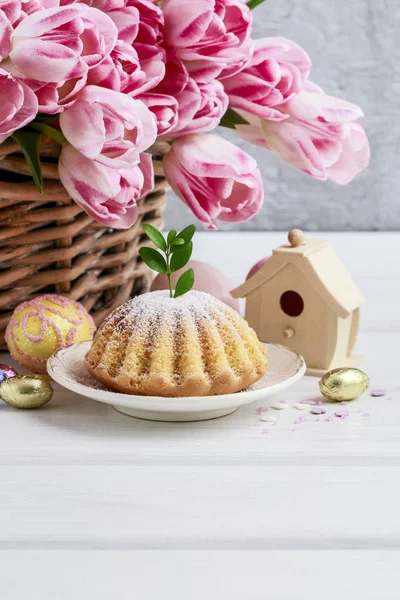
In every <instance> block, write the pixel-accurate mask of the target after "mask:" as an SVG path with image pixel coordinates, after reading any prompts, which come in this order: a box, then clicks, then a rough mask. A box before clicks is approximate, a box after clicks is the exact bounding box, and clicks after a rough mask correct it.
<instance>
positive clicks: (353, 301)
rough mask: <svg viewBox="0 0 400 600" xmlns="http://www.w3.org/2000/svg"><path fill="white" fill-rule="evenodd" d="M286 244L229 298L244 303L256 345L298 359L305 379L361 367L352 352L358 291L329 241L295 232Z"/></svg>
mask: <svg viewBox="0 0 400 600" xmlns="http://www.w3.org/2000/svg"><path fill="white" fill-rule="evenodd" d="M288 239H289V244H286V245H283V246H280V247H279V248H276V249H275V250H274V251H273V253H272V256H271V257H270V258H269V259H268V261H267V262H266V263H265V264H264V265H263V266H262V267H261V269H260V270H259V271H257V273H255V274H254V275H253V276H252V277H251V278H250V279H248V280H247V281H246V282H245V283H243V285H241V286H239V287H238V288H236V289H234V290H232V292H231V294H232V296H234V297H235V298H246V319H247V321H248V322H249V324H250V325H251V327H253V329H254V330H255V331H256V333H257V334H258V337H259V338H260V340H261V341H263V342H272V343H276V344H283V345H285V346H288V347H289V348H290V349H292V350H294V351H295V352H298V353H299V354H302V355H303V357H304V360H305V361H306V364H307V374H308V375H321V374H324V373H325V372H326V371H329V370H330V369H333V368H335V367H339V366H340V367H342V366H354V365H356V364H359V363H360V362H361V357H353V356H352V352H353V348H354V344H355V342H356V338H357V332H358V325H359V317H360V312H359V309H360V306H361V304H362V303H363V301H364V298H363V296H362V294H361V292H360V291H359V289H358V288H357V287H356V285H355V284H354V283H353V281H352V280H351V278H350V275H349V273H348V272H347V271H346V269H345V267H344V266H343V264H342V263H341V262H340V260H339V258H338V257H337V256H336V254H335V253H334V251H333V250H332V248H331V246H330V244H329V243H328V242H326V241H322V240H315V239H309V238H305V237H304V234H303V232H302V231H300V230H299V229H293V230H292V231H291V232H290V233H289V236H288Z"/></svg>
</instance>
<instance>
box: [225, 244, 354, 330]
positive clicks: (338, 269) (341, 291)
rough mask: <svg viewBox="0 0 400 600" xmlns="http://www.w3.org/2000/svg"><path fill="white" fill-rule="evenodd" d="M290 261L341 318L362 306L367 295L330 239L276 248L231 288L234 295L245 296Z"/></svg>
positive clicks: (237, 296) (236, 296)
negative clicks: (258, 265) (258, 267)
mask: <svg viewBox="0 0 400 600" xmlns="http://www.w3.org/2000/svg"><path fill="white" fill-rule="evenodd" d="M287 264H293V265H295V266H296V267H297V268H298V269H299V270H300V271H301V272H302V273H303V275H304V277H305V278H306V279H307V280H308V281H309V282H310V284H311V285H312V286H313V287H314V289H315V290H316V291H317V292H318V294H319V295H320V296H321V297H322V298H323V299H324V300H325V301H326V302H327V303H328V304H329V306H331V308H332V310H334V311H335V312H336V313H337V314H338V315H339V316H340V317H342V318H345V317H347V316H348V315H349V314H350V313H351V312H352V311H353V310H355V309H356V308H358V307H359V306H361V304H362V303H363V302H364V297H363V295H362V294H361V292H360V290H359V289H358V288H357V286H356V285H355V283H354V282H353V281H352V279H351V278H350V275H349V273H348V271H347V270H346V268H345V267H344V265H343V263H342V262H341V261H340V260H339V258H338V257H337V255H336V254H335V252H334V251H333V250H332V248H331V246H330V244H329V242H326V241H323V240H315V239H309V238H305V239H304V242H303V243H302V244H301V245H298V246H291V245H290V244H287V245H283V246H280V247H279V248H276V249H275V250H274V251H273V253H272V256H271V258H269V259H268V261H267V262H266V263H265V264H264V265H263V266H262V267H261V269H260V270H259V271H257V273H255V275H253V277H251V278H250V279H248V280H247V281H245V282H244V283H243V284H242V285H240V286H239V287H237V288H235V289H234V290H232V292H231V294H232V296H234V297H235V298H244V297H246V296H248V295H249V294H251V293H252V292H253V291H254V290H256V289H257V288H258V287H260V286H261V285H264V284H265V283H266V282H267V281H268V280H269V279H271V278H272V277H274V276H275V275H277V274H278V273H279V271H282V270H283V269H284V267H285V266H286V265H287Z"/></svg>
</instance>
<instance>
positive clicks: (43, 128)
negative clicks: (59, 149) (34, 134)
mask: <svg viewBox="0 0 400 600" xmlns="http://www.w3.org/2000/svg"><path fill="white" fill-rule="evenodd" d="M28 127H29V128H30V129H33V131H38V132H40V133H44V134H45V135H48V136H49V137H51V138H52V139H53V140H54V141H55V142H57V143H58V144H61V146H62V145H63V144H65V142H66V141H67V138H66V137H65V136H64V135H63V133H62V132H61V131H60V130H59V129H56V128H55V127H51V126H50V125H46V123H38V122H37V121H33V122H32V123H29V126H28Z"/></svg>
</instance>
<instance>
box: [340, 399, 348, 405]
mask: <svg viewBox="0 0 400 600" xmlns="http://www.w3.org/2000/svg"><path fill="white" fill-rule="evenodd" d="M340 404H341V406H347V404H348V402H347V401H346V400H342V402H341V403H340Z"/></svg>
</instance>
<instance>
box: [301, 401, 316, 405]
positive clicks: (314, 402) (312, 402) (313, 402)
mask: <svg viewBox="0 0 400 600" xmlns="http://www.w3.org/2000/svg"><path fill="white" fill-rule="evenodd" d="M299 404H311V405H314V404H317V403H316V401H315V400H300V402H299Z"/></svg>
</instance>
